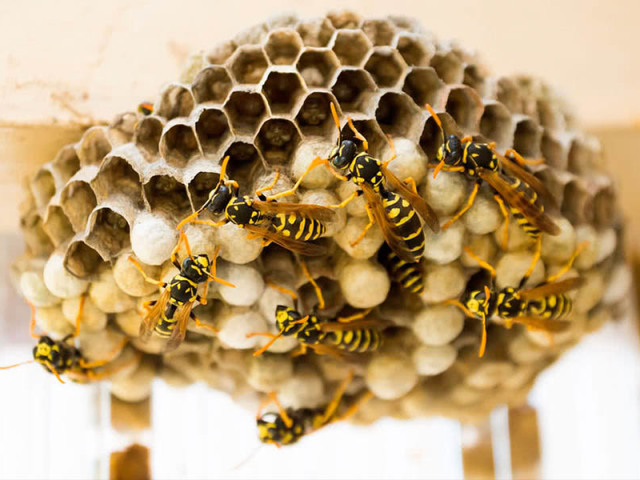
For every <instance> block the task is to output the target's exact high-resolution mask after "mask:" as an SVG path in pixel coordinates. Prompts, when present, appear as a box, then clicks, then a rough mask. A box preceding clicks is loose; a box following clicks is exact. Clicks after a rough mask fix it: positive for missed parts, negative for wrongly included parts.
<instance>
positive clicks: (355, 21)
mask: <svg viewBox="0 0 640 480" xmlns="http://www.w3.org/2000/svg"><path fill="white" fill-rule="evenodd" d="M327 19H328V20H329V21H330V22H331V24H332V25H333V27H334V28H336V29H340V28H358V27H359V26H360V25H361V24H362V17H361V16H360V15H358V14H357V13H355V12H349V11H342V12H333V13H330V14H328V15H327Z"/></svg>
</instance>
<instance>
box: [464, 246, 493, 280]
mask: <svg viewBox="0 0 640 480" xmlns="http://www.w3.org/2000/svg"><path fill="white" fill-rule="evenodd" d="M464 252H465V253H466V254H467V255H469V256H470V257H471V258H472V259H473V260H474V261H475V262H476V263H477V264H478V265H480V266H481V267H482V268H484V269H485V270H487V271H488V272H489V273H490V274H491V276H492V277H493V278H496V270H495V268H493V267H492V266H491V265H490V264H489V263H488V262H487V261H485V260H483V259H481V258H480V257H479V256H477V255H476V254H475V253H473V251H472V250H471V249H470V248H469V247H467V246H465V247H464Z"/></svg>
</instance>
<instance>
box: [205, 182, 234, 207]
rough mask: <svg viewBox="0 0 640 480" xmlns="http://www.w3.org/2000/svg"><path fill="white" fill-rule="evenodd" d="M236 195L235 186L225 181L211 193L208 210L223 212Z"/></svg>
mask: <svg viewBox="0 0 640 480" xmlns="http://www.w3.org/2000/svg"><path fill="white" fill-rule="evenodd" d="M234 196H235V188H234V187H233V186H230V185H226V184H224V183H223V184H222V185H220V186H219V187H218V188H216V189H215V190H214V191H213V192H212V193H211V196H210V197H209V199H210V202H209V205H207V210H209V211H210V212H211V213H215V214H218V213H222V212H223V211H224V209H225V208H226V206H227V205H228V204H229V202H230V201H231V199H232V198H233V197H234Z"/></svg>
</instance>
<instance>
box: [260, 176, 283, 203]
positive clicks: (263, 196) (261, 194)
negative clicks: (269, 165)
mask: <svg viewBox="0 0 640 480" xmlns="http://www.w3.org/2000/svg"><path fill="white" fill-rule="evenodd" d="M279 179H280V170H276V175H275V177H273V182H271V183H270V184H269V185H267V186H266V187H263V188H260V189H258V190H256V197H258V198H259V199H260V200H262V201H265V200H267V197H266V196H265V195H263V194H264V192H268V191H269V190H273V187H275V186H276V183H278V180H279Z"/></svg>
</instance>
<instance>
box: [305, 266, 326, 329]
mask: <svg viewBox="0 0 640 480" xmlns="http://www.w3.org/2000/svg"><path fill="white" fill-rule="evenodd" d="M300 268H302V273H304V276H305V277H307V280H309V282H310V283H311V285H312V286H313V290H314V291H315V292H316V297H317V298H318V309H319V310H324V296H323V295H322V290H321V289H320V286H319V285H318V284H317V282H316V281H315V279H314V278H313V277H312V276H311V273H310V272H309V269H308V268H307V264H306V263H304V261H302V260H300ZM307 318H308V317H307Z"/></svg>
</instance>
